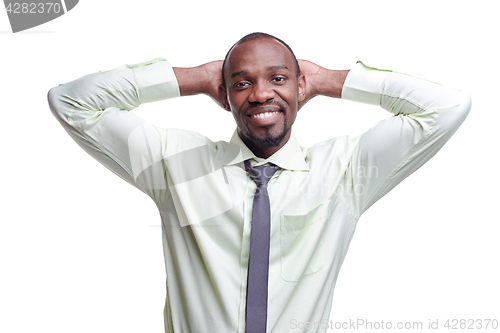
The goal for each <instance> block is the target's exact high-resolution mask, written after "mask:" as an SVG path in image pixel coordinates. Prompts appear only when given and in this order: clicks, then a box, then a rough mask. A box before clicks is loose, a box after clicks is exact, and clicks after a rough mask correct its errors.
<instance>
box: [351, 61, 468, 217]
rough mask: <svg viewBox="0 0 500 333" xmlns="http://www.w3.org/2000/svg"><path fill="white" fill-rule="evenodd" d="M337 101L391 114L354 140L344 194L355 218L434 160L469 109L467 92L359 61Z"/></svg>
mask: <svg viewBox="0 0 500 333" xmlns="http://www.w3.org/2000/svg"><path fill="white" fill-rule="evenodd" d="M342 98H344V99H348V100H352V101H357V102H362V103H368V104H373V105H377V106H381V107H382V108H384V109H385V110H387V111H389V112H391V113H393V114H394V116H392V117H390V118H388V119H386V120H383V121H381V122H379V123H378V124H376V125H375V126H374V127H373V128H371V129H370V130H369V131H367V132H366V133H364V134H362V135H361V136H359V137H358V138H356V139H353V141H354V145H355V148H354V150H353V152H352V155H351V156H350V160H349V165H348V167H347V171H346V174H345V177H344V184H343V185H344V193H343V196H344V199H345V200H346V201H347V202H348V203H349V204H350V206H351V208H352V209H353V213H354V214H355V215H356V216H357V217H359V216H360V215H361V214H362V213H363V212H364V211H366V209H368V208H369V207H370V206H371V205H372V204H373V203H375V202H376V201H377V200H378V199H380V198H381V197H382V196H384V195H385V194H386V193H387V192H389V191H390V190H391V189H392V188H394V186H396V185H397V184H398V183H400V182H401V181H402V180H403V179H405V178H406V177H407V176H409V175H410V174H411V173H413V172H414V171H415V170H417V169H418V168H419V167H420V166H422V165H423V164H424V163H425V162H427V161H428V160H429V159H430V158H431V157H432V156H434V154H436V153H437V151H438V150H439V149H440V148H441V147H442V146H443V145H444V144H445V143H446V142H447V141H448V139H449V138H450V137H451V136H452V135H453V133H455V131H456V130H457V129H458V127H459V126H460V125H461V124H462V122H463V121H464V120H465V118H466V117H467V115H468V113H469V111H470V108H471V98H470V96H469V94H468V93H466V92H463V91H459V90H454V89H451V88H447V87H444V86H441V85H439V84H436V83H433V82H430V81H426V80H424V79H420V78H416V77H412V76H409V75H405V74H400V73H396V72H391V71H385V70H379V69H376V68H372V67H367V66H365V65H364V64H363V63H361V62H358V63H357V64H356V66H355V67H354V68H353V70H351V72H350V73H349V75H348V76H347V78H346V82H345V84H344V88H343V90H342Z"/></svg>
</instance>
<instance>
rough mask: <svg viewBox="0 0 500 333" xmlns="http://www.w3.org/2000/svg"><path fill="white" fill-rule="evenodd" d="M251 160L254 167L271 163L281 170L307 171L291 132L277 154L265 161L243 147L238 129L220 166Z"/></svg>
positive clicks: (302, 156) (300, 151)
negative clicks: (254, 164)
mask: <svg viewBox="0 0 500 333" xmlns="http://www.w3.org/2000/svg"><path fill="white" fill-rule="evenodd" d="M248 159H253V160H254V161H255V162H256V165H263V164H265V163H272V164H275V165H277V166H279V167H280V168H282V169H287V170H298V171H308V170H309V166H308V165H307V163H306V161H305V153H304V152H303V151H302V148H301V147H300V146H299V143H298V142H297V139H296V138H295V135H294V133H293V130H291V134H290V139H289V140H288V141H287V143H285V145H284V146H283V147H281V148H280V149H279V150H278V151H277V152H275V153H274V154H273V155H271V156H270V157H269V158H267V159H263V158H259V157H257V156H255V154H254V153H253V152H252V151H251V150H250V149H249V148H248V147H247V146H246V145H245V143H244V142H243V141H242V140H241V138H240V136H239V135H238V129H236V130H235V131H234V133H233V137H232V138H231V141H230V142H229V144H228V147H227V149H226V151H225V152H224V155H223V156H222V160H221V162H222V163H221V164H222V165H232V164H238V163H242V162H243V161H245V160H248Z"/></svg>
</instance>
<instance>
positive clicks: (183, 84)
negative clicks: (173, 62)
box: [173, 66, 206, 96]
mask: <svg viewBox="0 0 500 333" xmlns="http://www.w3.org/2000/svg"><path fill="white" fill-rule="evenodd" d="M173 70H174V73H175V76H176V78H177V82H178V84H179V90H180V94H181V96H189V95H197V94H203V93H205V90H206V71H205V70H204V69H203V68H202V66H197V67H189V68H180V67H174V68H173Z"/></svg>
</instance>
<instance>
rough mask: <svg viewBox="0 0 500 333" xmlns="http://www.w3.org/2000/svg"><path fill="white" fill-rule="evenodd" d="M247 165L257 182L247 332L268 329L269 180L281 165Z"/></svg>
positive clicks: (251, 238)
mask: <svg viewBox="0 0 500 333" xmlns="http://www.w3.org/2000/svg"><path fill="white" fill-rule="evenodd" d="M245 169H246V171H247V172H248V173H249V174H250V176H251V177H252V179H253V180H254V182H255V183H256V184H257V190H256V191H255V196H254V199H253V209H252V228H251V233H250V256H249V258H248V277H247V305H246V316H245V322H246V327H245V333H265V332H266V322H267V280H268V272H269V238H270V231H271V209H270V205H269V196H268V194H267V182H268V181H269V179H271V177H272V176H273V174H274V173H275V172H276V171H277V170H278V169H280V167H278V166H275V165H273V166H262V167H252V165H251V164H250V162H249V161H248V160H246V161H245Z"/></svg>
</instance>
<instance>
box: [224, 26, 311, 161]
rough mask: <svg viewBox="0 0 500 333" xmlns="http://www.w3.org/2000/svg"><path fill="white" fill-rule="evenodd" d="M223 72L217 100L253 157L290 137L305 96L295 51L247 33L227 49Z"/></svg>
mask: <svg viewBox="0 0 500 333" xmlns="http://www.w3.org/2000/svg"><path fill="white" fill-rule="evenodd" d="M222 75H223V87H222V88H221V95H222V96H221V100H223V104H224V107H225V109H226V110H228V111H231V112H232V113H233V116H234V119H235V120H236V124H237V126H238V133H239V135H240V137H241V139H242V140H243V142H245V144H246V145H247V146H248V147H249V148H250V149H251V150H252V151H254V153H256V155H257V156H259V155H258V154H257V153H260V155H262V156H261V157H268V156H270V155H271V154H273V153H274V152H275V151H277V150H278V149H279V148H281V147H282V146H283V145H284V144H285V143H286V142H287V141H288V139H289V137H290V129H291V127H292V124H293V123H294V121H295V118H296V116H297V111H298V102H299V101H302V100H303V99H304V88H305V80H304V78H303V76H301V75H300V69H299V65H298V62H297V59H296V58H295V55H294V54H293V52H292V50H291V49H290V47H288V45H286V44H285V43H284V42H283V41H281V40H279V39H277V38H275V37H273V36H271V35H268V34H263V33H254V34H250V35H247V36H245V37H243V38H242V39H241V40H239V41H238V42H237V43H236V44H235V45H234V46H233V47H232V48H231V49H230V50H229V52H228V53H227V55H226V58H225V60H224V64H223V67H222ZM266 155H267V156H266Z"/></svg>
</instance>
